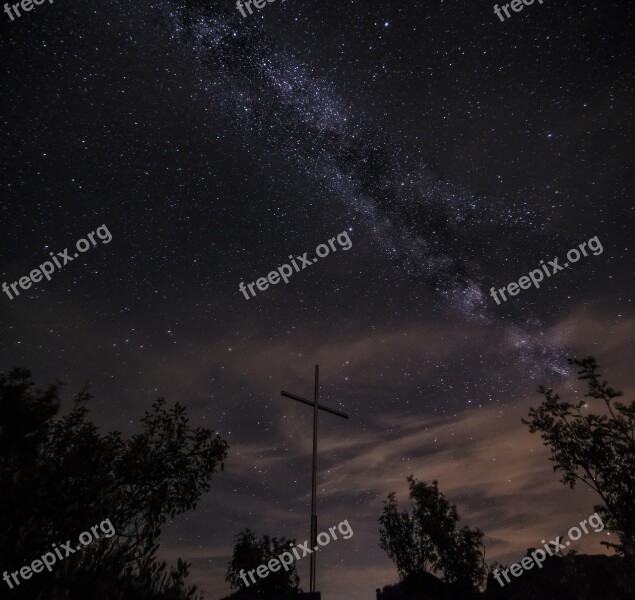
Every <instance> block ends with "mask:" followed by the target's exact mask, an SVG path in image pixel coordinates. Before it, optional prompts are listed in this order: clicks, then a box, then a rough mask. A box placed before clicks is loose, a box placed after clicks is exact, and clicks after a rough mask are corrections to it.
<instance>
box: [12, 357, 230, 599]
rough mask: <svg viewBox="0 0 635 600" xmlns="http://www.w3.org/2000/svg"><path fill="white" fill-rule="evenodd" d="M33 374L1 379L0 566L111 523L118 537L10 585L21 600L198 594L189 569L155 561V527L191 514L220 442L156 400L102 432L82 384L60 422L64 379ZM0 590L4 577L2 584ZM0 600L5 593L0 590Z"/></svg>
mask: <svg viewBox="0 0 635 600" xmlns="http://www.w3.org/2000/svg"><path fill="white" fill-rule="evenodd" d="M30 377H31V373H30V372H29V371H27V370H24V369H14V370H13V371H11V373H9V374H8V375H4V374H3V375H1V376H0V489H1V490H2V494H1V495H0V566H1V567H2V570H3V571H4V570H5V569H6V570H7V571H9V572H12V571H16V570H18V569H19V568H20V567H22V566H23V565H28V564H30V563H32V562H33V560H35V559H38V558H40V557H41V556H42V555H43V554H44V553H45V552H48V551H50V550H51V546H52V544H54V543H56V544H60V543H63V542H64V541H65V540H67V539H70V540H71V541H72V542H73V544H75V543H76V540H77V537H78V536H79V534H80V533H81V532H83V531H86V530H89V529H90V527H91V526H93V525H96V524H98V523H100V522H102V521H104V519H108V518H109V519H110V520H111V522H112V524H113V526H114V528H115V531H116V535H115V536H114V537H111V538H109V539H106V538H104V537H101V538H100V539H99V540H98V541H94V542H93V543H91V544H90V545H88V546H86V547H84V548H83V549H82V550H81V552H77V553H75V554H73V555H72V556H69V557H67V558H65V559H64V560H61V561H59V560H58V562H57V564H56V565H55V566H54V567H53V571H52V572H51V573H49V572H47V571H44V572H42V573H39V574H34V575H33V576H32V577H31V578H30V579H29V580H28V581H23V582H22V583H21V584H20V586H19V587H15V589H13V590H12V591H11V597H12V598H16V599H20V600H21V599H22V598H24V599H28V600H40V599H41V600H75V599H77V600H86V598H90V599H91V600H102V599H103V600H128V599H130V600H133V599H134V600H194V599H195V598H198V597H199V596H198V594H197V592H196V589H195V587H187V585H186V583H185V579H186V577H187V574H188V567H189V565H187V564H186V563H185V562H183V561H181V560H180V559H179V560H178V562H177V565H176V568H173V569H170V570H168V569H167V565H166V563H164V562H161V561H158V560H157V558H156V552H157V549H158V548H159V536H160V533H161V527H162V526H163V524H164V523H165V522H166V521H167V519H168V518H173V517H175V516H176V515H179V514H181V513H183V512H185V511H188V510H194V509H195V508H196V505H197V502H198V500H199V498H200V497H201V495H202V493H203V492H205V491H207V490H208V489H209V487H210V480H211V478H212V475H213V473H214V472H216V470H217V469H218V468H220V469H221V470H222V469H223V467H224V464H223V461H224V459H225V458H226V456H227V450H228V445H227V443H226V442H225V441H223V440H222V439H220V438H219V437H218V436H217V435H214V434H213V433H212V432H211V431H209V430H207V429H203V428H192V427H191V426H190V424H189V419H188V416H187V412H186V409H185V408H184V407H183V406H182V405H180V404H178V403H177V404H175V406H173V407H172V408H168V407H166V405H165V400H163V399H159V400H157V401H156V402H155V403H154V404H153V405H152V410H151V411H150V412H147V413H146V414H145V416H144V417H143V419H142V420H141V423H142V425H143V429H142V431H141V433H138V434H136V435H134V436H132V438H131V439H128V440H126V439H123V437H122V435H121V433H119V432H110V433H106V434H103V435H102V434H100V432H99V430H98V428H97V427H96V426H95V425H93V423H91V422H90V421H89V420H88V408H87V403H88V401H89V400H90V398H91V396H90V395H89V394H88V392H86V391H82V392H81V393H79V394H77V395H76V396H75V398H74V402H73V406H72V409H71V410H70V412H69V413H68V414H67V415H66V416H64V417H62V418H58V417H57V415H58V411H59V408H60V399H59V392H60V384H59V383H58V384H56V385H51V386H49V387H48V388H47V389H46V390H44V391H40V390H37V389H35V388H34V384H33V382H32V381H31V380H30ZM0 584H1V585H2V586H5V585H6V583H4V582H0ZM3 596H4V594H3Z"/></svg>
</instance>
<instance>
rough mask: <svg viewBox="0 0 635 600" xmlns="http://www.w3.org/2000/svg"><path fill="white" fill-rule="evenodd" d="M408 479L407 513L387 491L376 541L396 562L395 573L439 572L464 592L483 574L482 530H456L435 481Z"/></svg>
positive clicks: (452, 511) (454, 512) (453, 514)
mask: <svg viewBox="0 0 635 600" xmlns="http://www.w3.org/2000/svg"><path fill="white" fill-rule="evenodd" d="M407 480H408V484H409V486H410V499H411V500H412V501H413V509H412V513H408V512H407V511H404V512H401V513H400V512H399V507H398V504H397V501H396V499H395V493H394V492H392V493H391V494H389V495H388V500H385V501H384V511H383V514H382V516H381V517H380V518H379V522H380V524H381V528H380V532H379V535H380V544H379V545H380V546H381V548H382V549H383V550H385V551H386V553H387V554H388V556H389V557H390V559H391V560H392V561H393V562H394V563H395V564H396V566H397V570H398V571H399V576H400V577H401V578H406V577H413V576H415V575H417V574H418V573H421V572H427V573H431V574H432V573H435V572H440V573H442V575H443V580H444V581H445V582H446V583H450V584H454V585H455V586H456V587H457V588H459V589H462V590H465V591H466V592H469V591H470V590H472V589H475V588H477V587H478V586H480V585H481V584H482V583H483V581H484V580H485V575H486V568H485V564H484V551H483V533H482V532H481V531H480V530H478V529H469V528H468V527H462V528H461V529H458V521H459V516H458V513H457V510H456V506H454V505H450V503H449V502H448V501H447V499H446V498H445V496H444V495H443V494H442V493H441V492H440V491H439V488H438V482H437V481H433V482H432V485H428V484H427V483H425V482H417V481H416V480H415V478H414V477H413V476H412V475H410V476H409V477H408V478H407Z"/></svg>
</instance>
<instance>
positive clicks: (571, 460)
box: [523, 356, 635, 572]
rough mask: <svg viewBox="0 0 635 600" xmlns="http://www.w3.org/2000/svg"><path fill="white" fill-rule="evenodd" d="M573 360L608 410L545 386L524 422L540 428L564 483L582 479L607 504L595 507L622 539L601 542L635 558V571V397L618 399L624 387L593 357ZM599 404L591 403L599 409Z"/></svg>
mask: <svg viewBox="0 0 635 600" xmlns="http://www.w3.org/2000/svg"><path fill="white" fill-rule="evenodd" d="M568 362H569V364H571V365H575V366H576V367H578V369H579V370H578V379H584V380H586V381H587V383H588V388H589V391H588V393H587V394H585V396H586V397H587V398H593V399H595V400H600V401H601V402H600V407H602V408H604V409H605V413H606V414H594V413H585V412H583V409H585V408H587V405H588V404H589V403H587V402H586V401H584V400H582V401H580V402H578V403H577V404H570V403H568V402H564V401H562V400H560V396H559V395H558V394H554V393H553V390H551V389H547V388H545V387H544V386H540V387H539V388H538V392H539V393H540V394H542V395H543V396H544V397H545V399H544V400H543V401H542V404H541V405H540V406H539V407H538V408H532V409H531V410H530V411H529V417H530V420H525V419H523V423H525V424H526V425H528V426H529V431H530V432H531V433H536V432H539V433H540V437H541V438H542V440H543V441H544V444H545V446H548V447H549V449H550V450H551V457H550V460H551V461H553V463H554V466H553V470H554V471H561V473H562V476H561V479H560V480H561V481H562V483H564V484H567V485H568V486H569V487H571V488H574V487H575V485H576V484H577V483H578V482H582V483H584V484H585V485H587V486H588V487H590V488H591V489H592V490H594V491H595V492H596V493H597V494H598V495H599V496H600V498H601V499H602V502H603V504H600V505H597V506H595V510H596V511H597V512H598V513H599V514H600V515H601V517H602V519H603V521H604V524H605V526H606V528H607V529H608V530H610V531H613V532H615V533H616V534H617V536H618V538H619V541H620V543H619V544H610V543H608V542H602V543H603V544H604V545H605V546H607V547H612V548H614V549H615V550H616V551H617V552H618V553H620V554H621V555H622V556H624V557H625V558H626V559H627V560H628V561H629V562H630V563H632V564H633V567H634V570H633V572H635V401H632V402H631V403H630V404H628V405H626V404H623V403H621V402H618V401H616V400H615V398H618V397H620V396H622V392H619V391H615V390H614V389H613V388H611V387H610V386H609V385H608V383H607V382H606V381H603V380H601V379H600V378H601V374H600V373H599V372H598V369H599V366H598V364H597V363H596V361H595V358H594V357H592V356H589V357H588V358H585V359H583V360H576V359H573V358H570V359H568ZM594 404H596V406H591V408H595V409H597V408H598V407H597V403H594ZM602 404H603V406H602Z"/></svg>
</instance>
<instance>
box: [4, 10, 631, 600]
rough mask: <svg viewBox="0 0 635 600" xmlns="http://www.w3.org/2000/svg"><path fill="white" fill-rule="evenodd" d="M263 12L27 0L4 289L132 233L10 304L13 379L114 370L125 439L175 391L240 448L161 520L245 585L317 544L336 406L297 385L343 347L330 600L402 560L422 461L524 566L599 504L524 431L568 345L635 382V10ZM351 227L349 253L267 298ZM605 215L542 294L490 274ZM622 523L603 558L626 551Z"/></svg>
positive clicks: (106, 423)
mask: <svg viewBox="0 0 635 600" xmlns="http://www.w3.org/2000/svg"><path fill="white" fill-rule="evenodd" d="M254 10H255V14H253V15H251V16H250V15H247V17H246V18H242V17H241V16H240V13H239V12H238V10H237V9H236V7H235V4H234V1H233V0H223V1H221V2H217V1H216V0H191V1H190V0H178V1H177V0H175V1H174V2H169V1H168V0H165V1H160V2H154V3H153V2H147V1H146V0H140V1H138V2H123V1H121V0H114V1H113V2H89V3H78V2H69V1H67V0H55V2H54V3H52V4H50V3H48V2H46V3H44V4H42V5H41V6H36V7H34V9H33V10H32V11H31V12H27V13H24V14H23V16H21V17H20V18H17V19H15V20H14V21H13V22H11V21H10V19H9V17H8V16H7V15H6V13H4V12H3V13H2V17H1V20H2V26H1V37H0V49H1V56H2V72H3V85H2V111H1V115H2V130H3V139H4V141H5V143H4V144H3V156H2V215H3V221H2V224H3V236H2V241H1V242H0V249H1V254H0V256H1V260H0V271H1V276H2V279H1V280H0V281H5V282H7V283H11V282H14V281H17V280H19V278H20V277H22V276H24V275H28V274H29V272H30V271H31V270H33V269H35V268H37V267H38V265H40V264H41V263H43V262H44V261H45V260H47V259H48V258H49V253H50V252H60V251H63V250H64V248H69V249H73V246H74V244H75V241H76V240H77V239H79V238H82V237H84V236H85V235H86V234H87V233H88V232H90V231H93V230H95V229H96V228H97V227H99V226H101V225H106V227H107V228H108V230H109V231H110V233H111V234H112V241H111V242H110V243H108V244H103V243H101V242H100V241H99V240H98V244H97V246H96V247H94V248H92V249H90V250H89V251H87V252H86V253H84V254H81V255H80V257H78V258H77V259H74V260H73V262H72V263H69V264H67V265H65V266H64V267H62V268H61V269H59V270H56V271H55V272H54V273H53V274H52V276H51V281H42V282H40V283H37V284H34V285H33V286H32V287H31V288H30V289H29V290H27V291H21V293H20V296H19V297H14V298H13V299H12V300H10V299H9V298H8V296H7V295H6V294H5V293H2V294H0V296H1V297H0V310H1V313H0V314H1V319H0V335H1V339H2V346H1V356H0V370H7V369H10V368H11V367H12V366H23V367H28V368H30V369H31V370H32V371H33V372H34V379H35V380H36V381H37V382H38V383H39V384H41V385H45V384H47V383H52V382H54V381H55V380H56V379H60V380H62V381H65V382H66V387H65V396H66V398H67V400H68V399H70V397H71V396H72V394H73V393H75V392H77V391H79V389H81V388H82V386H83V385H84V384H86V383H88V384H90V386H91V392H92V393H93V394H94V396H95V399H94V400H93V402H92V405H91V406H92V408H91V417H92V419H93V420H94V421H95V423H96V424H98V425H99V426H100V427H102V428H103V429H105V430H108V429H113V428H114V429H119V430H121V431H123V432H124V433H126V434H128V435H130V434H132V433H134V432H136V431H138V427H139V419H140V418H141V417H142V416H143V413H144V411H145V410H146V409H148V408H149V407H150V404H151V403H152V401H153V400H154V399H156V398H157V397H158V396H164V397H166V398H167V399H168V400H169V401H170V402H175V401H177V400H178V401H180V402H182V403H184V404H185V405H186V406H187V407H188V409H189V412H190V415H191V417H192V422H193V424H194V425H196V426H205V427H209V428H211V429H212V430H214V431H218V432H219V433H220V434H221V436H222V437H223V438H224V439H226V440H227V441H228V442H229V444H230V452H229V458H228V460H227V462H226V470H225V472H223V473H220V474H218V475H217V476H216V477H215V479H214V480H213V482H212V489H211V491H210V492H209V493H207V494H206V495H205V496H204V497H203V500H202V501H201V503H200V505H199V507H198V509H197V510H196V511H195V512H193V513H190V514H188V515H187V516H183V517H181V518H178V519H177V520H175V521H174V522H172V523H170V525H169V526H168V527H166V529H165V532H164V535H163V542H164V543H163V546H162V549H161V552H162V556H163V557H164V558H167V559H169V560H171V561H174V562H175V561H176V557H177V556H181V557H182V558H184V559H185V560H188V561H189V562H191V563H193V569H192V577H191V581H192V582H193V583H196V584H197V585H199V587H200V588H201V589H202V590H203V591H204V592H205V594H206V598H209V599H212V600H216V599H218V598H220V597H222V596H223V595H225V594H227V593H228V592H229V587H228V585H227V584H226V583H225V581H224V576H225V572H226V567H227V562H228V560H229V558H230V556H231V551H232V547H233V536H234V535H235V534H237V533H238V532H239V531H240V530H241V529H243V528H244V527H247V526H248V527H251V528H252V529H253V530H255V531H256V533H258V534H260V535H262V534H264V533H267V534H270V535H276V536H283V535H284V536H286V537H289V538H296V539H297V540H298V541H299V542H302V541H304V540H305V539H308V537H309V532H308V525H309V514H310V485H311V423H312V420H311V417H312V414H311V409H310V408H309V407H307V406H303V405H300V404H298V403H295V402H293V401H292V400H289V399H287V398H284V397H282V396H281V395H280V391H281V390H282V389H285V390H288V391H290V392H293V393H296V394H299V395H302V396H305V397H310V395H311V394H312V390H313V371H314V366H315V364H319V365H320V372H321V401H322V402H323V403H325V404H327V405H329V406H332V407H334V408H337V409H338V410H342V411H345V412H347V413H349V414H350V416H351V418H350V420H349V421H344V420H343V419H338V418H337V417H334V416H331V415H326V414H324V413H322V414H321V415H320V442H319V443H320V455H319V476H318V493H319V502H318V519H319V526H318V531H323V530H326V529H327V528H328V527H330V526H332V525H336V524H337V523H339V522H340V521H342V520H345V519H347V520H348V521H349V523H350V525H351V527H352V529H353V531H354V535H353V537H352V538H351V539H349V540H341V539H340V540H338V541H337V542H332V543H331V544H330V545H329V546H328V548H324V549H323V550H322V551H321V553H320V555H319V556H318V589H320V590H321V591H322V592H323V598H325V600H337V599H347V600H348V599H352V600H362V599H363V600H367V599H369V598H374V590H375V588H377V587H382V586H383V585H386V584H389V583H393V582H395V581H396V580H397V571H396V568H395V567H394V566H393V564H392V563H391V562H390V561H389V559H388V558H387V557H386V555H385V554H384V553H383V551H382V550H381V549H380V548H379V546H378V543H379V534H378V529H379V525H378V522H377V519H378V518H379V516H380V514H381V510H382V500H383V499H384V498H385V497H386V496H387V494H388V493H389V492H391V491H393V490H394V491H396V492H397V497H398V498H399V499H400V501H401V502H403V503H405V501H406V499H407V483H406V480H405V477H406V476H407V475H409V474H413V475H414V476H415V477H417V478H418V479H420V480H424V481H428V482H430V481H432V480H433V479H437V480H438V481H439V487H440V489H441V491H442V492H444V493H445V494H446V495H447V497H448V498H449V500H450V501H451V502H454V503H456V504H457V505H458V508H459V513H460V514H461V516H462V517H463V520H464V523H465V524H468V525H470V526H472V527H479V528H481V529H482V530H483V531H484V532H485V544H486V560H487V562H488V563H489V562H492V561H493V560H499V561H501V560H502V561H505V562H508V563H509V562H514V561H515V560H517V559H519V558H520V557H521V556H523V554H524V552H525V550H526V549H527V548H528V547H530V546H536V545H538V544H539V542H540V540H541V539H543V538H547V539H551V538H553V537H555V536H556V535H558V534H562V532H563V530H566V529H568V528H569V527H570V526H572V525H575V524H577V523H578V522H579V521H580V520H581V519H583V518H586V517H587V516H588V515H590V514H592V512H593V509H592V507H593V505H594V504H595V503H597V502H598V500H597V499H596V498H595V497H594V496H593V495H592V494H591V493H589V492H587V491H585V490H583V489H576V490H575V491H571V490H569V489H568V488H566V487H565V486H563V485H562V484H560V483H559V482H558V476H557V475H556V474H554V473H553V472H552V467H551V463H549V461H548V455H549V454H548V451H547V450H546V449H545V448H544V447H543V445H542V443H541V441H540V439H539V438H538V437H537V436H536V435H534V436H532V435H530V434H529V433H528V431H527V427H526V426H524V425H523V424H522V423H521V422H520V419H521V417H523V416H526V415H527V412H528V410H529V407H530V406H536V405H538V404H539V402H540V396H538V395H537V394H536V393H535V390H536V387H537V386H538V385H539V384H546V385H549V386H553V387H557V388H558V389H559V390H561V391H562V392H563V393H564V394H565V395H566V397H568V398H569V399H579V398H580V397H581V394H582V393H583V392H584V388H583V386H582V385H581V383H580V382H578V381H576V379H575V375H574V374H572V373H571V372H570V371H569V370H568V368H567V365H566V360H565V358H566V357H567V356H573V355H576V356H579V357H582V356H586V355H588V354H593V355H595V356H596V358H597V360H598V362H599V363H600V365H601V366H602V367H603V368H602V372H603V374H604V375H605V376H606V377H607V378H608V379H609V381H610V383H611V384H612V385H613V387H616V388H618V389H622V390H624V391H625V393H626V395H627V397H628V395H629V393H631V394H632V393H633V392H635V372H634V371H633V369H632V366H633V358H634V357H635V356H634V355H635V352H634V349H635V344H634V341H635V340H634V334H635V311H634V307H633V291H634V287H635V286H634V283H635V279H634V277H633V275H634V263H635V260H634V259H635V253H634V252H633V233H632V231H633V216H634V212H635V211H634V209H633V196H632V194H633V183H634V171H633V156H634V150H635V148H634V145H633V139H634V138H633V133H634V132H633V129H634V120H633V108H634V107H635V81H634V72H635V71H634V68H635V58H634V56H635V54H634V52H633V51H634V46H635V44H634V43H633V25H634V23H635V7H634V6H633V3H632V2H630V1H629V0H623V1H621V2H616V1H606V0H603V1H600V0H596V1H590V0H577V1H571V0H570V1H563V0H545V2H544V4H542V5H540V4H538V3H537V2H534V4H533V5H531V6H527V7H525V8H524V10H523V11H522V12H520V13H512V17H511V18H510V19H509V20H506V21H505V22H500V20H499V19H498V17H496V16H495V14H494V12H493V2H486V1H483V0H478V1H474V0H470V1H467V0H448V1H443V0H429V1H425V0H414V1H411V2H398V1H396V0H392V1H389V0H366V1H364V2H362V1H361V0H339V1H337V2H336V1H335V0H328V1H321V2H316V1H315V0H277V1H276V2H273V3H269V4H266V5H265V7H264V8H263V9H262V10H259V11H258V10H256V9H254ZM343 231H347V232H348V234H349V236H350V240H351V241H352V247H351V248H350V249H349V250H347V251H344V250H342V249H341V248H340V247H339V246H336V248H337V251H336V252H331V253H330V254H329V255H328V256H327V257H326V258H321V259H320V260H319V261H318V262H317V263H314V264H311V266H310V267H307V268H306V269H305V270H303V271H300V272H299V273H294V274H293V275H292V276H291V277H290V278H289V283H287V284H284V283H282V282H281V283H279V284H277V285H271V286H270V287H269V289H267V290H265V291H259V292H258V293H257V294H256V296H255V297H252V298H250V299H249V300H246V299H245V297H244V296H243V294H242V293H241V292H240V291H239V287H238V286H239V283H241V282H244V283H245V284H247V283H250V282H254V281H256V280H257V279H258V278H260V277H266V276H267V274H268V273H269V272H270V271H273V270H275V269H277V267H278V266H280V265H282V264H283V263H288V262H289V258H288V257H289V255H290V254H292V255H293V256H300V255H302V254H303V253H304V252H307V253H308V256H309V257H311V256H314V255H315V254H314V250H315V247H316V246H317V245H318V244H321V243H327V241H328V239H329V238H333V237H334V236H337V235H338V234H339V233H341V232H343ZM594 236H597V237H598V239H599V241H600V242H601V245H602V248H603V252H602V253H601V254H598V255H593V254H591V253H589V255H588V256H586V257H582V258H580V260H579V262H577V263H575V264H572V265H570V266H569V267H568V268H565V269H563V270H562V271H560V272H558V273H556V274H554V275H553V276H551V277H550V278H545V280H544V281H543V282H542V283H541V287H540V288H539V289H536V288H534V287H533V286H532V287H531V288H530V289H527V290H523V291H521V292H520V294H518V295H517V296H515V297H512V298H509V299H508V301H507V302H504V303H502V304H501V305H497V304H496V302H495V301H494V300H493V299H492V298H491V296H490V295H489V290H490V288H491V287H492V286H493V287H495V288H502V287H504V286H507V284H508V283H509V282H512V281H516V282H517V281H518V280H519V278H520V277H521V276H523V275H526V274H527V273H529V271H531V270H533V269H536V268H539V267H540V264H539V263H540V261H541V260H543V261H544V262H545V263H547V261H550V260H553V259H554V257H559V259H560V263H561V264H562V263H563V262H565V260H566V259H565V258H564V257H565V255H566V253H567V251H568V250H569V249H570V248H574V247H578V246H579V244H581V243H583V242H586V241H588V240H589V239H590V238H593V237H594ZM631 397H632V396H631ZM69 406H70V402H68V401H67V402H66V404H65V407H66V408H68V407H69ZM590 408H591V409H593V408H596V407H593V406H591V407H590ZM107 516H108V515H104V518H106V517H107ZM87 525H89V524H87ZM115 526H116V524H115ZM73 533H74V532H73ZM70 535H71V532H69V537H70ZM606 535H607V534H606V532H604V533H602V534H593V535H589V536H586V537H583V538H582V539H581V540H580V541H579V542H577V544H576V547H575V549H576V550H578V551H581V552H591V553H600V552H603V551H604V549H603V548H602V547H601V546H600V541H601V540H602V539H604V537H605V536H606ZM308 568H309V560H308V558H305V559H303V560H301V561H299V562H298V571H299V574H300V577H301V586H303V587H304V589H305V590H307V589H308Z"/></svg>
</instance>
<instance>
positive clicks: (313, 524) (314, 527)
mask: <svg viewBox="0 0 635 600" xmlns="http://www.w3.org/2000/svg"><path fill="white" fill-rule="evenodd" d="M319 377H320V365H315V388H314V392H313V402H311V401H310V400H305V399H304V398H301V397H300V396H296V395H295V394H290V393H289V392H285V391H284V390H283V391H282V392H280V393H281V394H282V395H283V396H286V397H287V398H291V399H292V400H297V401H298V402H302V403H304V404H308V405H309V406H312V407H313V476H312V480H311V549H312V550H313V554H311V556H310V559H311V574H310V577H309V588H310V589H309V591H311V592H315V550H317V548H318V546H317V514H316V512H315V511H316V506H315V498H316V491H315V490H316V480H317V439H318V437H317V431H318V409H319V410H323V411H325V412H328V413H331V414H332V415H337V416H338V417H342V418H344V419H348V415H347V414H346V413H343V412H340V411H339V410H335V409H334V408H329V407H328V406H323V405H322V404H318V396H319Z"/></svg>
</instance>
